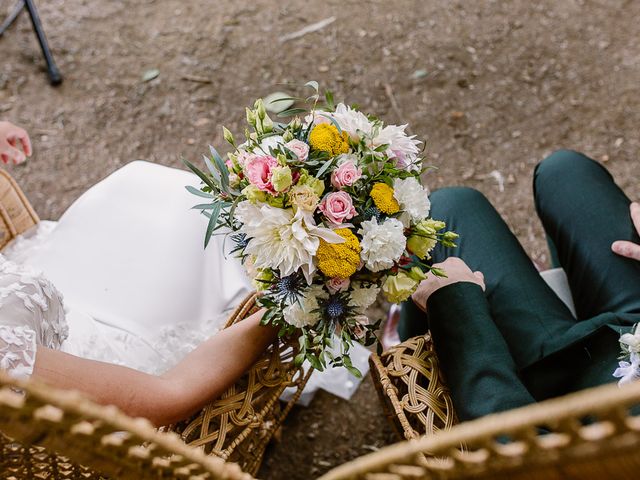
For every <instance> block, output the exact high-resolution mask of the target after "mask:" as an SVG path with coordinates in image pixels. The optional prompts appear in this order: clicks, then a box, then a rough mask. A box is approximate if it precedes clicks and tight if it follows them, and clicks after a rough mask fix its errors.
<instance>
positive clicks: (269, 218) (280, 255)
mask: <svg viewBox="0 0 640 480" xmlns="http://www.w3.org/2000/svg"><path fill="white" fill-rule="evenodd" d="M235 215H236V218H237V219H238V220H239V221H240V222H241V223H242V224H243V225H242V227H241V228H240V232H241V233H244V234H245V235H246V236H247V239H248V242H247V246H246V248H245V253H246V254H248V255H252V256H253V257H254V266H255V268H272V269H275V270H279V271H280V275H282V276H287V275H291V274H292V273H294V272H296V271H298V270H299V269H302V273H303V274H304V276H305V278H306V279H307V282H308V283H309V284H310V283H311V281H312V276H313V273H314V272H315V270H316V266H315V261H314V259H315V254H316V251H317V250H318V246H319V245H320V239H321V238H322V239H323V240H325V241H327V242H329V243H342V242H344V239H343V238H342V237H341V236H340V235H338V234H336V233H333V231H331V230H330V229H328V228H322V227H318V226H316V224H315V222H314V220H313V217H312V216H311V215H310V214H309V213H307V212H304V211H303V210H302V209H299V210H298V211H297V212H296V213H295V214H294V212H293V210H292V209H290V208H287V209H283V208H276V207H272V206H270V205H267V204H264V203H262V204H255V205H254V204H253V203H251V202H249V201H247V200H245V201H244V202H240V203H239V204H238V207H237V208H236V212H235Z"/></svg>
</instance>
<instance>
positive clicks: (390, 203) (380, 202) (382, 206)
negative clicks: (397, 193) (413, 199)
mask: <svg viewBox="0 0 640 480" xmlns="http://www.w3.org/2000/svg"><path fill="white" fill-rule="evenodd" d="M369 195H370V196H371V198H372V199H373V203H375V205H376V207H378V210H380V211H381V212H382V213H386V214H387V215H393V214H394V213H398V212H399V211H400V204H399V203H398V201H397V200H396V199H395V197H394V196H393V188H391V187H390V186H389V185H387V184H386V183H376V184H375V185H374V186H373V188H372V189H371V193H370V194H369Z"/></svg>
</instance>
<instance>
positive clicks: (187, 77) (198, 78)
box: [180, 73, 211, 83]
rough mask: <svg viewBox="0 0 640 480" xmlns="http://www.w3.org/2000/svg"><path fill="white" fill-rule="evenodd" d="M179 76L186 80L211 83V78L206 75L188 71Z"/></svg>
mask: <svg viewBox="0 0 640 480" xmlns="http://www.w3.org/2000/svg"><path fill="white" fill-rule="evenodd" d="M180 78H181V79H182V80H186V81H188V82H196V83H211V79H210V78H208V77H201V76H199V75H190V74H188V73H184V74H183V75H182V77H180Z"/></svg>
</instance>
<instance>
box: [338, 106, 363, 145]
mask: <svg viewBox="0 0 640 480" xmlns="http://www.w3.org/2000/svg"><path fill="white" fill-rule="evenodd" d="M329 115H330V116H331V117H332V118H333V119H334V120H335V121H336V122H337V123H338V125H340V128H341V129H342V131H343V132H347V133H348V134H349V136H350V137H351V139H352V140H353V141H356V142H359V141H360V139H361V138H362V136H365V137H371V134H372V132H373V123H371V122H370V121H369V119H368V118H367V116H366V115H365V114H364V113H362V112H359V111H358V110H354V109H353V108H351V107H348V106H346V105H345V104H344V103H339V104H338V105H337V106H336V111H335V112H332V113H330V114H329Z"/></svg>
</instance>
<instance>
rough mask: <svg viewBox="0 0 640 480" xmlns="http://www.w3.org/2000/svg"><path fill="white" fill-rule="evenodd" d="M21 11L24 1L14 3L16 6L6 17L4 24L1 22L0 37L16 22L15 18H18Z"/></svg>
mask: <svg viewBox="0 0 640 480" xmlns="http://www.w3.org/2000/svg"><path fill="white" fill-rule="evenodd" d="M23 9H24V0H19V1H18V3H16V6H15V7H13V10H12V11H11V13H10V14H9V16H7V18H5V20H4V22H2V25H0V37H1V36H2V35H3V34H4V32H6V31H7V30H8V29H9V27H10V26H11V25H13V22H15V21H16V18H18V16H19V15H20V14H21V13H22V10H23Z"/></svg>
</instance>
